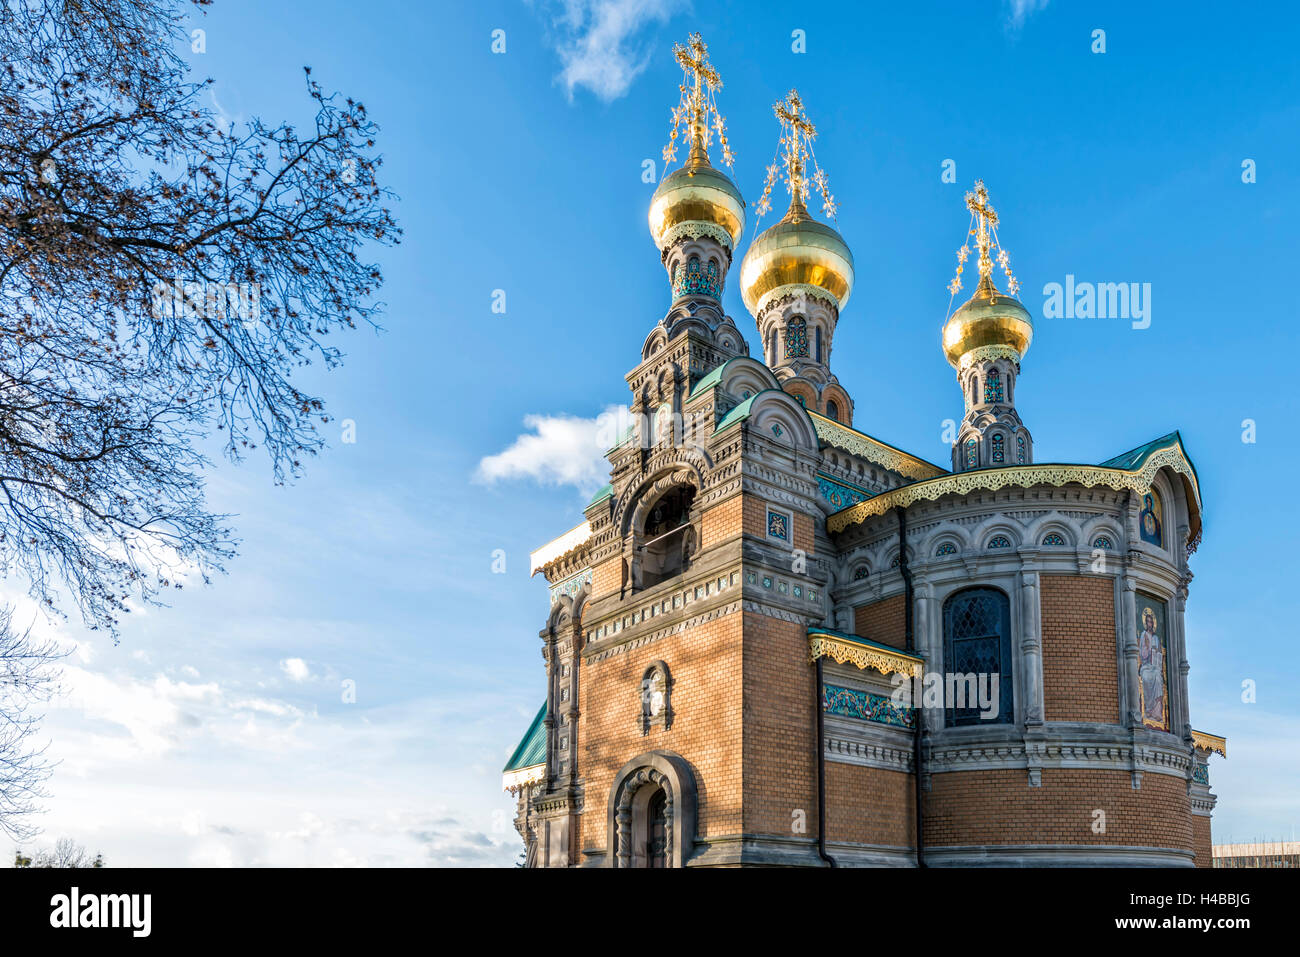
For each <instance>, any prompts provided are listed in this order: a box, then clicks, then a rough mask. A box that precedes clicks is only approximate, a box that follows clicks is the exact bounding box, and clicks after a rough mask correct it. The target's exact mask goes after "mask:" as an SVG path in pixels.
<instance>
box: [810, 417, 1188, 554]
mask: <svg viewBox="0 0 1300 957" xmlns="http://www.w3.org/2000/svg"><path fill="white" fill-rule="evenodd" d="M819 431H820V430H819ZM850 451H852V450H850ZM1166 466H1168V467H1169V468H1172V469H1173V470H1174V471H1175V472H1178V473H1179V474H1180V475H1182V476H1183V477H1184V478H1186V479H1187V481H1188V483H1189V484H1190V485H1191V487H1192V490H1193V492H1194V493H1195V497H1196V514H1195V515H1193V516H1192V523H1193V524H1192V528H1191V538H1192V539H1196V538H1199V536H1200V531H1201V519H1200V510H1201V489H1200V486H1199V485H1198V484H1197V482H1196V473H1195V472H1194V471H1192V466H1191V463H1189V462H1188V461H1187V459H1186V458H1185V457H1184V456H1183V453H1182V451H1181V450H1180V449H1179V447H1178V446H1177V445H1173V446H1168V447H1166V448H1163V449H1161V450H1160V451H1159V452H1156V453H1155V454H1154V455H1151V456H1149V457H1148V458H1147V460H1146V462H1144V463H1143V465H1142V468H1141V469H1140V470H1139V471H1136V472H1126V471H1124V470H1123V469H1114V468H1106V467H1104V466H1101V465H1024V466H1020V467H1019V468H1006V469H980V470H978V471H975V472H959V473H956V474H954V475H944V476H942V477H940V478H936V479H930V480H928V481H922V482H916V483H914V484H912V485H904V486H903V487H901V488H896V489H893V490H892V491H889V492H882V493H881V494H880V495H877V496H875V497H874V498H869V499H867V500H866V501H865V502H859V503H858V504H856V505H852V506H850V507H848V508H846V509H843V510H841V511H838V512H836V513H835V514H834V515H831V516H830V517H829V518H827V519H826V529H827V531H829V532H842V531H844V530H845V529H846V528H848V527H849V526H850V525H856V524H858V523H860V522H863V521H866V520H867V519H868V518H873V517H875V516H877V515H884V514H885V513H886V512H888V511H889V510H890V509H891V508H898V507H901V506H906V505H912V504H913V503H915V502H921V501H926V502H933V501H935V500H936V499H938V498H940V497H942V496H944V495H953V494H956V495H964V494H967V493H969V492H977V491H984V492H994V491H997V490H998V489H1002V488H1007V487H1008V486H1010V487H1017V488H1030V487H1032V486H1034V485H1053V486H1056V487H1058V488H1059V487H1060V486H1062V485H1071V484H1075V485H1083V486H1087V487H1089V488H1091V487H1093V486H1097V485H1105V486H1107V487H1109V488H1112V489H1115V490H1116V491H1120V490H1123V489H1129V490H1132V491H1134V492H1139V493H1142V492H1146V491H1148V490H1149V489H1150V488H1151V482H1152V480H1154V479H1155V476H1156V473H1157V472H1158V471H1160V469H1162V468H1165V467H1166Z"/></svg>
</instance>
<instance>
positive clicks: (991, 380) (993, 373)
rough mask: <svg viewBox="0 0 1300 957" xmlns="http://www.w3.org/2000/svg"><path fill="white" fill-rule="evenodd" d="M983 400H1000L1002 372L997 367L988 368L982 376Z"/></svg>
mask: <svg viewBox="0 0 1300 957" xmlns="http://www.w3.org/2000/svg"><path fill="white" fill-rule="evenodd" d="M984 401H985V402H1001V401H1002V373H1000V372H998V370H997V369H990V370H989V371H988V375H986V376H985V377H984Z"/></svg>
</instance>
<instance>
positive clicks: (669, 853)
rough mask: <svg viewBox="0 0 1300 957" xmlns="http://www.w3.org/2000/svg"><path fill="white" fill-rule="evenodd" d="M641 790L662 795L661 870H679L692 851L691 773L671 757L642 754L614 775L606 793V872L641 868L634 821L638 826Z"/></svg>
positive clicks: (669, 754)
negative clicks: (608, 870) (664, 801)
mask: <svg viewBox="0 0 1300 957" xmlns="http://www.w3.org/2000/svg"><path fill="white" fill-rule="evenodd" d="M647 787H650V788H652V789H654V790H662V791H663V792H664V794H665V795H666V798H667V803H666V807H665V823H666V833H665V839H666V840H665V844H666V848H665V850H666V854H665V857H666V862H665V863H666V866H668V867H684V866H686V864H687V863H688V862H689V861H690V859H691V855H692V854H693V853H694V850H695V827H696V813H697V806H698V797H697V792H696V783H695V772H694V771H693V770H692V769H691V766H690V764H689V763H687V761H686V760H685V759H684V758H682V757H681V756H680V755H678V754H674V753H673V752H671V751H658V750H656V751H647V752H646V753H645V754H641V755H638V756H637V757H635V758H633V759H632V760H631V761H629V762H628V763H627V764H625V765H623V767H622V768H621V769H620V770H619V772H618V774H616V775H615V776H614V783H613V784H612V785H611V786H610V789H609V808H608V813H607V816H606V842H607V843H606V854H605V865H606V866H607V867H637V866H645V864H646V863H647V862H646V860H645V853H644V850H642V848H643V846H644V845H643V843H642V840H641V834H640V833H639V829H638V824H639V823H641V822H640V821H638V818H641V819H642V821H643V820H644V818H643V815H644V813H645V807H644V801H640V802H638V800H637V795H638V794H639V793H641V792H642V791H644V790H645V789H646V788H647Z"/></svg>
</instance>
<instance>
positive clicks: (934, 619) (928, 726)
mask: <svg viewBox="0 0 1300 957" xmlns="http://www.w3.org/2000/svg"><path fill="white" fill-rule="evenodd" d="M914 588H915V592H914V597H915V599H916V620H915V621H914V622H913V623H912V625H913V628H914V629H915V630H914V632H913V637H914V639H915V642H916V652H917V654H918V655H920V656H922V657H923V658H925V670H926V671H927V672H930V671H937V670H939V667H940V664H941V661H942V658H943V636H942V633H941V632H942V627H943V625H942V622H941V621H939V618H940V617H941V616H940V614H939V611H938V609H937V608H936V603H935V600H934V586H933V585H930V584H929V583H927V582H921V583H919V584H915V583H914ZM913 688H915V683H913ZM913 703H914V704H916V705H917V706H918V707H919V706H920V705H921V704H922V703H923V702H921V701H916V702H913ZM920 710H921V729H922V731H923V732H924V733H925V734H933V733H935V732H936V731H939V730H941V729H942V728H943V709H941V708H921V709H920Z"/></svg>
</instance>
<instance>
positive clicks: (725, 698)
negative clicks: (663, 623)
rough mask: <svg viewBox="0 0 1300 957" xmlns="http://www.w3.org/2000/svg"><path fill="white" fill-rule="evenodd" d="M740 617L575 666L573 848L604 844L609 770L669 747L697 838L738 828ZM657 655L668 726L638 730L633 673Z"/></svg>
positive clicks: (636, 682)
mask: <svg viewBox="0 0 1300 957" xmlns="http://www.w3.org/2000/svg"><path fill="white" fill-rule="evenodd" d="M740 627H741V613H740V612H735V613H733V614H730V615H726V616H724V617H722V618H718V619H715V620H714V621H710V622H707V623H705V624H703V625H699V626H697V627H695V628H692V629H690V630H689V631H686V632H683V633H680V634H676V635H669V636H667V637H665V638H661V639H659V640H658V641H655V642H652V643H650V644H648V645H645V646H643V647H640V648H633V649H630V650H628V651H625V652H623V653H622V654H618V655H614V656H613V657H611V658H607V659H605V660H603V661H596V662H584V663H583V672H582V678H581V682H580V689H579V701H580V710H581V718H580V719H579V720H580V729H579V730H580V732H581V733H580V742H581V745H580V749H581V754H580V757H579V765H578V770H579V774H580V775H581V777H582V778H583V779H584V781H585V782H586V802H585V810H584V812H583V815H582V839H581V842H580V847H581V848H582V849H586V848H600V849H604V848H605V847H606V833H605V831H606V808H607V806H608V803H609V791H610V788H611V787H612V785H613V782H614V775H615V774H617V773H618V771H619V769H620V768H622V767H623V765H624V764H626V763H627V762H628V761H630V760H631V759H632V758H634V757H636V756H637V755H638V754H641V753H643V752H646V751H652V750H655V749H663V750H665V751H673V752H676V753H677V754H679V755H681V756H682V757H683V758H684V759H686V761H688V762H689V763H690V764H691V766H692V767H693V768H694V770H695V775H696V785H697V788H698V791H699V795H698V797H699V822H698V836H700V837H706V836H713V835H718V834H735V833H739V831H740V829H741V819H740V798H741V769H742V764H741V717H742V709H741V652H740V646H741V635H740ZM656 659H662V660H663V661H665V662H666V663H667V665H668V670H669V672H670V673H671V675H672V678H673V688H672V696H671V705H672V709H673V712H674V718H673V723H672V727H671V728H668V729H663V728H652V729H651V730H650V733H649V734H646V735H642V734H641V678H642V676H643V675H644V674H645V670H646V668H647V667H649V665H650V663H651V662H652V661H655V660H656Z"/></svg>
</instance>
